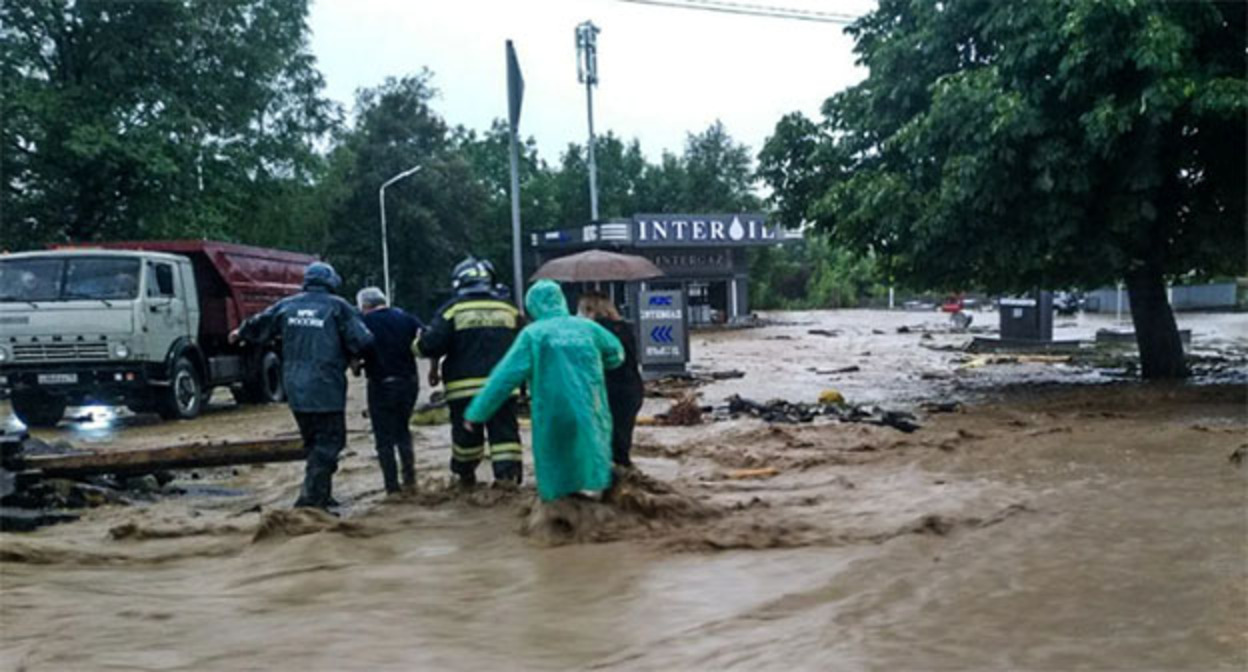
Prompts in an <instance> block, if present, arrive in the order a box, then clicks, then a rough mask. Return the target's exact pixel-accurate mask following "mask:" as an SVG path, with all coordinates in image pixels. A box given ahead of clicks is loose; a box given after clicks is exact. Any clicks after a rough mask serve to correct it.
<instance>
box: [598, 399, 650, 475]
mask: <svg viewBox="0 0 1248 672" xmlns="http://www.w3.org/2000/svg"><path fill="white" fill-rule="evenodd" d="M642 402H643V398H642V395H641V394H639V393H637V392H635V391H633V390H631V389H628V390H621V389H617V388H612V387H610V386H608V387H607V404H608V405H609V406H610V407H611V461H612V462H614V463H616V464H618V465H620V466H621V467H627V466H630V465H631V464H632V463H633V460H632V458H631V457H630V456H629V453H631V452H632V450H633V428H634V427H635V426H636V425H637V413H638V412H639V411H641V404H642Z"/></svg>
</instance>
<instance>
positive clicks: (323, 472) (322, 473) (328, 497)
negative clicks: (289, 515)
mask: <svg viewBox="0 0 1248 672" xmlns="http://www.w3.org/2000/svg"><path fill="white" fill-rule="evenodd" d="M294 413H295V422H296V423H298V424H299V435H300V436H302V437H303V450H304V453H305V454H306V455H307V465H306V466H305V468H304V472H303V489H302V490H301V491H300V492H299V499H297V500H295V506H310V507H314V508H318V509H327V508H329V505H330V502H331V501H332V498H333V478H334V472H335V471H338V454H339V453H341V452H342V449H343V447H344V446H346V444H347V416H346V414H345V413H344V412H342V411H331V412H328V413H300V412H298V411H295V412H294Z"/></svg>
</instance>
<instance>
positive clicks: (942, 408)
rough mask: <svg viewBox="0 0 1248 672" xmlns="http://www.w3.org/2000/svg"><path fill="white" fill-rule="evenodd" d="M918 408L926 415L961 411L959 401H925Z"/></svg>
mask: <svg viewBox="0 0 1248 672" xmlns="http://www.w3.org/2000/svg"><path fill="white" fill-rule="evenodd" d="M919 408H921V409H923V411H924V412H926V413H957V412H958V411H961V410H962V402H960V401H925V402H923V403H922V404H919Z"/></svg>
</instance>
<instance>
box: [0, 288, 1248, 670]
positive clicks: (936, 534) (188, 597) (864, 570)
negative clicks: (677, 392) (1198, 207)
mask: <svg viewBox="0 0 1248 672" xmlns="http://www.w3.org/2000/svg"><path fill="white" fill-rule="evenodd" d="M773 317H775V318H777V319H781V320H783V321H785V322H787V324H785V325H781V326H772V327H767V328H764V329H755V330H743V331H732V332H720V333H712V334H697V335H695V336H694V339H693V347H694V354H695V358H696V359H697V361H698V363H699V364H700V365H701V366H702V367H703V368H704V369H706V370H724V369H730V368H734V369H739V370H742V371H744V372H745V374H746V375H745V377H744V378H739V379H730V380H723V381H718V382H715V383H712V384H711V385H708V386H705V387H702V388H699V391H700V392H701V395H702V398H703V400H704V402H705V403H708V404H718V403H720V402H722V399H723V398H724V397H725V396H727V395H728V394H734V393H735V394H742V395H745V396H749V397H751V398H755V399H759V400H765V399H769V398H773V397H783V398H789V399H793V400H804V401H813V399H814V398H815V397H816V396H817V395H818V394H819V392H820V391H821V390H822V389H825V388H828V387H834V388H835V389H837V390H839V391H841V392H842V393H843V394H844V395H845V396H846V397H847V398H848V399H849V400H850V401H852V402H855V403H864V404H881V405H885V406H898V407H908V406H910V405H912V404H914V403H916V402H918V401H923V400H932V399H936V400H945V399H949V398H965V399H972V400H974V401H975V403H973V404H971V405H969V406H967V407H966V408H965V409H964V410H963V411H962V412H957V413H950V414H937V415H930V416H925V417H922V418H921V420H922V422H923V428H922V429H920V430H919V431H917V432H915V433H913V434H903V433H901V432H898V431H896V430H894V429H891V428H888V427H878V426H868V425H861V424H839V423H835V422H831V421H826V420H817V421H816V422H814V423H811V424H807V425H770V426H769V425H767V424H765V423H763V422H761V421H758V420H753V419H745V418H742V419H737V420H729V421H723V422H716V423H713V424H708V425H703V426H697V427H643V428H639V430H638V435H637V441H636V443H637V447H636V449H635V454H636V455H637V462H638V463H639V466H640V468H641V470H642V471H643V472H644V473H646V474H649V475H650V476H651V477H652V479H644V478H642V479H637V481H636V482H632V481H630V482H629V483H626V487H625V488H624V489H623V490H622V493H621V495H620V499H619V500H618V501H617V502H616V503H615V504H613V505H607V504H599V503H590V502H567V503H564V504H561V505H557V506H553V507H541V506H535V502H534V497H533V493H532V489H531V484H530V485H529V487H528V488H526V489H525V490H522V491H521V492H519V493H505V492H501V491H495V490H490V489H481V490H477V491H474V492H471V493H464V492H459V491H456V490H453V489H451V488H450V487H449V478H448V476H447V475H446V474H445V471H446V467H445V465H446V462H447V460H448V459H449V446H448V440H447V437H446V436H445V434H446V432H447V431H448V429H447V428H446V427H445V426H442V427H430V428H419V429H418V432H417V454H418V459H419V465H418V467H419V469H420V473H421V479H422V483H421V489H420V490H421V491H420V493H419V495H417V496H416V497H414V498H410V499H404V500H387V499H384V498H383V497H382V495H381V492H380V490H381V483H380V475H379V473H378V470H377V468H376V465H375V460H374V459H372V448H371V438H370V437H369V436H368V434H367V433H366V430H367V428H368V424H367V420H366V419H364V418H362V417H361V414H360V412H359V411H360V406H361V404H362V396H363V395H362V389H361V388H360V387H359V386H356V387H354V388H353V389H352V392H351V395H352V410H351V412H350V413H349V416H348V418H349V419H348V425H349V427H350V428H351V429H352V430H356V431H354V432H353V433H351V435H350V445H349V448H348V454H347V456H346V458H345V460H344V463H343V468H342V470H341V471H340V472H339V476H338V478H337V479H336V483H337V485H336V487H337V496H338V498H339V499H340V500H342V501H343V502H344V504H345V509H346V515H344V517H343V518H342V519H334V518H330V517H327V516H320V515H317V514H314V513H309V512H291V511H289V510H288V506H289V503H290V502H291V501H293V499H294V497H295V494H296V490H297V488H298V485H299V478H300V475H301V465H297V464H281V465H268V466H263V467H239V468H237V469H234V470H231V469H217V470H205V471H203V472H196V473H193V474H192V473H189V472H187V473H183V474H181V475H180V479H179V481H177V482H176V483H175V485H176V486H181V487H185V488H186V489H188V490H191V491H196V492H201V493H204V494H201V495H199V496H182V497H163V498H160V499H158V500H157V501H154V502H151V503H136V504H134V505H132V506H128V507H101V508H98V509H92V510H89V511H88V512H87V513H86V515H85V516H84V518H83V520H81V521H79V522H77V523H72V524H67V525H61V526H57V527H52V528H47V529H44V530H41V531H39V532H36V533H32V534H24V535H15V534H4V535H0V668H2V669H28V670H43V669H49V670H60V669H127V670H131V669H139V670H192V669H193V670H204V669H220V670H237V669H257V668H262V669H304V670H322V669H325V670H328V669H413V668H433V667H437V668H442V669H480V668H482V667H485V666H489V665H495V666H501V669H568V668H572V669H608V670H615V669H620V670H623V669H663V670H670V669H725V668H728V669H746V670H757V669H1007V668H1008V669H1028V670H1051V669H1166V670H1172V669H1175V670H1177V669H1185V670H1209V669H1236V670H1242V669H1244V668H1245V667H1246V666H1248V562H1245V560H1246V558H1248V465H1243V466H1236V465H1235V464H1233V463H1231V462H1230V461H1229V460H1228V456H1229V455H1230V454H1231V453H1232V452H1233V451H1235V450H1236V449H1237V448H1241V447H1246V446H1248V414H1246V410H1245V409H1246V407H1245V401H1246V399H1245V388H1244V386H1243V385H1242V384H1230V385H1225V384H1223V385H1181V386H1150V385H1140V384H1124V383H1121V382H1116V379H1115V378H1114V377H1113V376H1111V375H1107V374H1105V373H1104V372H1102V371H1100V370H1089V369H1087V368H1086V367H1079V366H1076V365H1073V364H1065V363H1010V364H999V365H997V364H987V365H983V366H968V362H966V361H965V355H964V354H963V353H960V352H957V351H952V350H942V349H938V348H940V347H942V346H945V345H955V344H958V343H962V342H965V341H966V340H967V336H965V335H958V334H947V333H940V332H939V327H940V326H941V325H942V324H943V322H942V321H940V320H939V317H938V316H935V315H931V314H912V313H881V312H866V311H843V312H833V313H807V314H787V315H782V316H779V315H778V316H773ZM994 318H995V316H994V315H991V314H986V316H985V317H979V316H978V315H977V318H976V319H977V322H978V321H981V320H983V321H994ZM1180 322H1181V323H1182V322H1185V320H1184V319H1183V316H1180ZM1060 323H1061V322H1060V321H1059V324H1060ZM924 324H928V325H929V327H930V328H929V331H936V332H937V333H933V334H932V336H931V337H930V338H924V337H923V335H922V333H921V332H916V331H914V330H911V331H910V333H898V332H897V328H898V327H901V326H922V325H924ZM1100 324H1101V322H1100V321H1097V320H1095V319H1091V320H1089V319H1087V318H1083V320H1081V321H1076V322H1075V323H1074V324H1073V325H1067V326H1065V327H1062V328H1061V329H1059V334H1058V337H1059V338H1062V337H1066V336H1063V334H1062V332H1063V331H1065V332H1068V333H1075V332H1079V331H1080V330H1082V331H1083V333H1081V334H1079V335H1090V334H1091V333H1092V332H1093V331H1095V328H1098V327H1099V326H1100ZM1181 326H1184V327H1188V326H1190V327H1191V328H1193V331H1194V333H1193V350H1194V351H1202V352H1207V351H1216V352H1222V353H1227V352H1242V351H1243V350H1244V349H1245V348H1248V330H1246V329H1244V326H1245V324H1244V319H1243V318H1242V317H1241V316H1200V317H1197V318H1194V319H1193V320H1191V323H1190V324H1182V325H1181ZM810 329H820V330H825V331H829V332H833V333H835V335H832V336H829V335H821V334H810V333H808V332H809V330H810ZM876 332H883V333H876ZM925 346H935V347H934V348H933V347H925ZM867 352H869V353H870V354H863V353H867ZM848 365H856V366H858V367H859V370H858V371H855V372H849V373H838V374H831V373H820V372H819V371H827V370H833V369H840V368H844V367H846V366H848ZM812 367H813V368H815V369H817V371H810V370H809V369H810V368H812ZM1019 382H1033V383H1053V382H1061V383H1080V384H1076V385H1058V386H1054V385H1018V384H1016V383H1019ZM422 396H423V395H422ZM665 405H666V401H665V400H662V399H651V400H648V402H647V408H646V411H645V412H647V413H649V412H654V411H658V410H662V409H663V408H664V407H665ZM118 426H119V427H120V429H118V428H117V427H118ZM293 430H294V423H293V421H292V420H291V419H290V416H289V413H288V412H287V411H286V410H285V409H284V408H247V409H236V408H232V407H229V406H228V404H224V403H222V404H220V405H219V406H218V407H216V408H214V410H213V412H211V413H209V414H208V415H206V416H205V417H203V418H201V419H199V420H196V421H193V422H186V423H172V424H152V423H149V422H148V421H146V419H143V418H139V419H127V418H122V419H121V420H120V421H119V423H115V424H114V425H113V426H111V427H110V428H105V429H99V428H96V429H93V430H90V432H88V431H87V430H84V429H83V428H82V427H80V426H78V425H75V424H73V423H70V424H67V425H63V426H62V428H61V429H59V430H57V431H55V432H50V433H46V434H41V436H43V437H44V438H48V439H52V438H60V437H64V438H68V439H70V440H72V441H75V442H83V443H85V442H88V441H90V442H94V444H95V445H96V446H110V445H117V446H124V447H127V448H129V447H140V446H154V445H161V444H162V443H168V442H170V441H183V440H194V439H198V438H203V437H212V438H228V437H237V438H262V437H265V436H277V435H281V434H283V433H286V432H291V431H293ZM530 478H531V473H530ZM197 488H198V490H196V489H197Z"/></svg>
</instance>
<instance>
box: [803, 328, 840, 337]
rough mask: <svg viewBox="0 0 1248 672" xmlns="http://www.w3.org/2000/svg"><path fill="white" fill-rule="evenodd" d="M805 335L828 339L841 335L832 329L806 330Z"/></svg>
mask: <svg viewBox="0 0 1248 672" xmlns="http://www.w3.org/2000/svg"><path fill="white" fill-rule="evenodd" d="M806 333H808V334H811V335H813V336H826V337H828V338H836V337H837V336H840V335H841V332H839V331H836V330H834V329H807V330H806Z"/></svg>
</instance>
